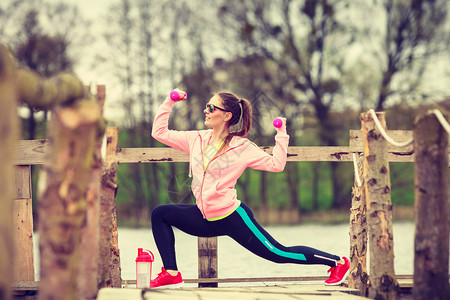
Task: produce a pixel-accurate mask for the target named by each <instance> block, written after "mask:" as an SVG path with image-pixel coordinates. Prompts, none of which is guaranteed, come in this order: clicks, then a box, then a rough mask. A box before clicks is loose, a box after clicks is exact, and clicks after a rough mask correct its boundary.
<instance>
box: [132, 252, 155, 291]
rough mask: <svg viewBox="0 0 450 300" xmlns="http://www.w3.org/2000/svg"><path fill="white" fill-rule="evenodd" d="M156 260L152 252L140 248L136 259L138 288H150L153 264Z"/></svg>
mask: <svg viewBox="0 0 450 300" xmlns="http://www.w3.org/2000/svg"><path fill="white" fill-rule="evenodd" d="M154 260H155V258H154V256H153V253H152V252H151V251H150V250H144V249H142V248H138V256H137V257H136V288H148V287H150V280H151V278H152V263H153V261H154Z"/></svg>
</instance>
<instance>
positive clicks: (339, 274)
mask: <svg viewBox="0 0 450 300" xmlns="http://www.w3.org/2000/svg"><path fill="white" fill-rule="evenodd" d="M179 94H180V95H181V99H179V100H185V99H186V94H185V93H184V92H181V91H179ZM177 101H178V100H177V99H176V100H172V99H171V98H169V97H167V98H166V100H165V101H164V103H163V104H162V105H161V106H160V107H159V110H158V111H157V114H156V117H155V120H154V122H153V131H152V136H153V137H154V138H155V139H156V140H158V141H160V142H162V143H164V144H166V145H168V146H170V147H173V148H175V149H179V150H181V151H184V152H186V153H188V154H189V164H190V166H189V168H190V170H189V175H190V176H192V177H193V180H192V192H193V194H194V196H195V198H196V205H188V204H167V205H160V206H158V207H156V208H155V209H154V210H153V212H152V231H153V236H154V238H155V242H156V246H157V247H158V251H159V253H160V255H161V258H162V261H163V265H164V267H163V268H162V269H161V273H159V275H158V276H157V277H156V278H155V280H153V281H152V282H151V285H150V286H151V287H152V288H158V287H167V288H177V287H181V286H182V285H183V279H182V277H181V273H180V272H179V271H178V267H177V263H176V257H175V238H174V233H173V230H172V227H176V228H178V229H180V230H181V231H183V232H185V233H187V234H190V235H194V236H201V237H214V236H223V235H227V236H230V237H231V238H232V239H234V240H235V241H236V242H238V243H239V244H240V245H242V246H243V247H244V248H246V249H248V250H249V251H251V252H253V253H254V254H256V255H258V256H260V257H263V258H265V259H268V260H270V261H273V262H276V263H294V264H321V265H327V266H330V267H331V268H330V269H329V270H328V272H331V274H330V277H329V278H328V279H327V280H326V281H325V284H327V285H337V284H340V283H342V282H343V281H344V280H345V279H346V277H347V275H348V272H349V261H348V259H347V258H346V257H339V256H336V255H332V254H329V253H326V252H323V251H319V250H316V249H314V248H310V247H306V246H292V247H287V246H284V245H281V244H280V243H278V242H277V241H276V240H275V239H274V238H273V237H272V236H271V235H270V234H269V233H268V232H267V231H265V230H264V229H263V228H262V227H261V226H260V225H259V224H258V222H257V221H256V220H255V218H254V216H253V213H252V211H251V210H250V208H248V206H247V205H245V204H244V203H242V202H241V201H240V200H238V198H237V195H236V189H235V185H236V182H237V180H238V178H239V177H240V176H241V174H242V173H243V172H244V170H245V169H246V168H247V167H249V168H252V169H256V170H261V171H270V172H281V171H283V169H284V167H285V165H286V158H287V148H288V143H289V136H288V135H287V133H286V120H285V119H282V120H283V122H282V124H281V126H280V127H277V128H276V130H277V134H276V135H275V147H274V148H273V155H269V154H267V153H266V152H264V151H262V150H261V149H260V148H259V147H258V146H257V145H255V144H254V143H252V142H251V141H250V140H248V139H247V138H245V136H246V135H247V133H248V132H249V131H250V129H251V125H252V108H251V104H250V102H249V101H248V100H246V99H241V98H239V97H237V96H236V95H234V94H232V93H218V94H215V95H214V96H213V97H212V98H211V99H210V100H209V102H208V103H207V104H206V108H205V110H204V113H205V125H206V126H207V127H210V129H208V130H194V131H175V130H169V129H168V122H169V114H170V112H171V111H172V107H173V106H174V105H175V103H176V102H177Z"/></svg>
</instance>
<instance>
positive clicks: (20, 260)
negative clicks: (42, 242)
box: [13, 198, 34, 281]
mask: <svg viewBox="0 0 450 300" xmlns="http://www.w3.org/2000/svg"><path fill="white" fill-rule="evenodd" d="M13 212H14V216H13V220H14V236H15V239H16V240H15V247H14V263H13V269H14V280H16V281H34V258H33V211H32V204H31V198H30V199H16V200H14V201H13Z"/></svg>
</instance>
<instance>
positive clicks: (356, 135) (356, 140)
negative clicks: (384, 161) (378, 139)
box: [349, 130, 414, 153]
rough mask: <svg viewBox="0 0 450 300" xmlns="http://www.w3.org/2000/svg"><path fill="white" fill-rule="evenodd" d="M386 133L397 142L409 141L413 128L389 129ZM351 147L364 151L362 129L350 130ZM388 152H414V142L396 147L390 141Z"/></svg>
mask: <svg viewBox="0 0 450 300" xmlns="http://www.w3.org/2000/svg"><path fill="white" fill-rule="evenodd" d="M386 133H387V134H388V135H389V136H390V137H391V138H392V139H393V140H394V141H396V142H399V143H402V142H406V141H409V140H411V139H412V138H413V131H412V130H387V131H386ZM349 146H350V148H354V149H355V150H357V151H358V152H363V149H364V145H363V135H362V132H361V130H350V142H349ZM387 148H388V152H401V153H408V152H414V148H413V144H410V145H408V146H405V147H396V146H394V145H392V144H390V143H388V146H387Z"/></svg>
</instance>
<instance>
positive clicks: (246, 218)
mask: <svg viewBox="0 0 450 300" xmlns="http://www.w3.org/2000/svg"><path fill="white" fill-rule="evenodd" d="M236 211H237V212H238V214H239V215H240V216H241V218H242V220H244V223H245V224H246V225H247V226H248V228H250V230H251V231H252V232H253V234H254V235H255V236H256V237H257V238H258V240H260V241H261V243H263V245H264V246H266V248H267V249H269V250H270V251H271V252H273V253H275V254H277V255H279V256H283V257H287V258H292V259H298V260H306V257H305V255H303V254H301V253H290V252H286V251H283V250H280V249H278V248H275V247H274V246H273V245H272V244H271V243H270V242H269V241H268V240H267V238H266V237H265V236H264V235H263V234H262V232H261V231H260V230H259V229H258V227H256V226H255V224H253V222H252V220H250V217H249V216H248V214H247V212H246V211H245V209H243V208H242V207H241V206H239V207H238V208H237V209H236Z"/></svg>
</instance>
